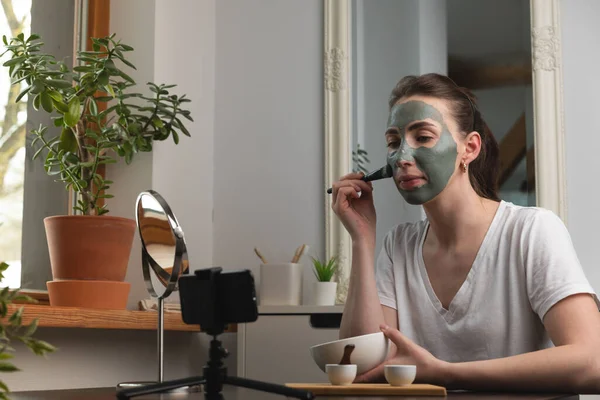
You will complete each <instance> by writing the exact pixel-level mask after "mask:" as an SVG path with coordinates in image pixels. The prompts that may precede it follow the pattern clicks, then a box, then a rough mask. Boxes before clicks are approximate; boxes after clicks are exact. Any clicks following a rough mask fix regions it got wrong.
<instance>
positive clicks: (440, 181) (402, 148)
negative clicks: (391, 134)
mask: <svg viewBox="0 0 600 400" xmlns="http://www.w3.org/2000/svg"><path fill="white" fill-rule="evenodd" d="M426 119H429V120H432V121H435V122H436V123H438V124H439V126H441V133H440V136H439V139H438V141H437V143H435V146H433V147H425V146H424V145H418V147H411V146H410V145H409V144H408V143H407V140H406V134H407V132H406V127H407V126H408V125H409V124H410V123H412V122H415V121H423V120H426ZM388 128H397V129H398V131H399V132H400V134H399V135H398V136H399V146H397V147H395V148H391V149H390V150H389V152H388V155H387V162H388V164H389V165H390V166H391V167H392V169H393V170H394V179H396V178H397V177H398V175H399V171H398V170H399V168H400V167H399V166H400V165H402V164H401V161H408V162H414V163H415V164H416V167H417V168H418V169H419V171H420V172H421V173H423V174H424V175H425V179H426V181H425V183H424V184H423V185H421V186H418V187H414V188H411V189H403V188H402V187H401V186H400V184H399V183H398V182H397V181H396V186H397V187H398V190H399V191H400V194H401V195H402V197H404V199H405V200H406V201H407V202H408V203H409V204H424V203H426V202H428V201H430V200H432V199H433V198H435V197H436V196H437V195H438V194H440V193H441V191H442V190H444V188H445V187H446V185H447V184H448V181H449V180H450V177H451V176H452V174H453V173H454V169H455V163H456V156H457V154H458V150H457V146H456V142H455V141H454V138H453V137H452V134H451V133H450V131H449V130H448V127H447V126H446V124H445V122H444V119H443V116H442V113H441V112H440V111H439V110H438V109H436V108H435V107H433V106H432V105H430V104H427V103H425V102H422V101H408V102H406V103H401V104H396V105H395V106H394V107H393V108H392V110H391V111H390V116H389V119H388ZM430 136H431V135H430Z"/></svg>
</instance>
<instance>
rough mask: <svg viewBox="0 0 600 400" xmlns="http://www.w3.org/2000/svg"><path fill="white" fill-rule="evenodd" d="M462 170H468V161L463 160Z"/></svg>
mask: <svg viewBox="0 0 600 400" xmlns="http://www.w3.org/2000/svg"><path fill="white" fill-rule="evenodd" d="M462 170H463V172H467V163H465V162H464V160H463V162H462Z"/></svg>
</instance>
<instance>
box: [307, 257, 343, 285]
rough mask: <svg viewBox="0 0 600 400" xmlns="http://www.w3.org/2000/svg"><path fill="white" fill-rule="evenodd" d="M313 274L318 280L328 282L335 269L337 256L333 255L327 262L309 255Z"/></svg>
mask: <svg viewBox="0 0 600 400" xmlns="http://www.w3.org/2000/svg"><path fill="white" fill-rule="evenodd" d="M311 260H312V263H313V267H314V270H313V272H314V274H315V276H316V277H317V281H319V282H329V281H331V278H333V275H334V274H335V272H336V270H337V266H338V263H337V257H336V256H333V257H331V258H330V259H329V261H327V262H323V261H321V260H319V259H316V258H314V257H311Z"/></svg>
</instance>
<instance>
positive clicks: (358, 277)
mask: <svg viewBox="0 0 600 400" xmlns="http://www.w3.org/2000/svg"><path fill="white" fill-rule="evenodd" d="M374 253H375V243H371V242H356V243H353V244H352V270H351V272H350V282H349V287H348V296H347V298H346V305H345V307H344V313H343V315H342V322H341V326H340V338H347V337H352V336H359V335H366V334H368V333H375V332H379V325H380V324H382V323H384V318H383V311H382V308H381V303H380V301H379V295H378V293H377V286H376V283H375V267H374V265H373V262H374Z"/></svg>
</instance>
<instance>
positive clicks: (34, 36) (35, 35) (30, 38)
mask: <svg viewBox="0 0 600 400" xmlns="http://www.w3.org/2000/svg"><path fill="white" fill-rule="evenodd" d="M38 39H40V35H38V34H37V33H32V34H31V35H30V36H29V39H27V43H29V42H32V41H34V40H38Z"/></svg>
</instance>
